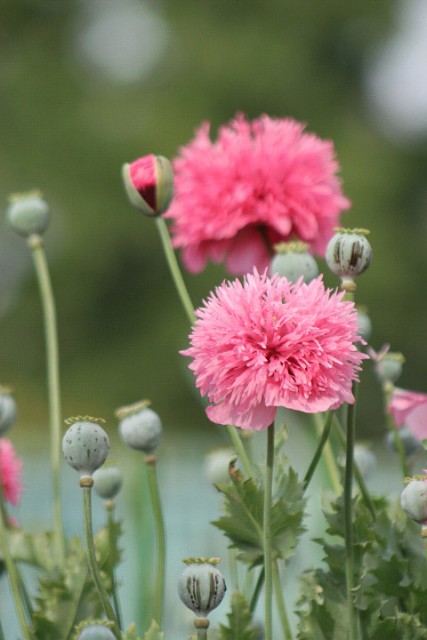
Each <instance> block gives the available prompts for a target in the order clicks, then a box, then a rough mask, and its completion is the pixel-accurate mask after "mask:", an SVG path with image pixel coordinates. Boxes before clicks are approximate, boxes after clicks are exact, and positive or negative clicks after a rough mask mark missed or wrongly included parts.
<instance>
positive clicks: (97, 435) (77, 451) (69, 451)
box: [62, 416, 110, 476]
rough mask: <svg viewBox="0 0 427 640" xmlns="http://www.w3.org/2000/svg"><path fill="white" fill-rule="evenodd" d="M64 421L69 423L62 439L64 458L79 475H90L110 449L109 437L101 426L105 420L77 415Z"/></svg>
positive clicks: (101, 463) (99, 465) (100, 464)
mask: <svg viewBox="0 0 427 640" xmlns="http://www.w3.org/2000/svg"><path fill="white" fill-rule="evenodd" d="M65 422H66V423H67V424H71V426H70V427H69V429H68V430H67V431H66V433H65V435H64V438H63V440H62V451H63V453H64V457H65V460H66V462H67V463H68V464H69V465H70V467H73V469H75V470H76V471H78V472H79V473H80V475H81V476H91V475H92V474H93V472H94V471H96V469H99V467H101V466H102V465H103V464H104V462H105V461H106V459H107V456H108V452H109V450H110V439H109V437H108V435H107V433H106V432H105V431H104V429H103V428H102V427H101V424H104V422H105V420H102V419H101V418H92V417H90V416H77V417H75V418H68V420H66V421H65Z"/></svg>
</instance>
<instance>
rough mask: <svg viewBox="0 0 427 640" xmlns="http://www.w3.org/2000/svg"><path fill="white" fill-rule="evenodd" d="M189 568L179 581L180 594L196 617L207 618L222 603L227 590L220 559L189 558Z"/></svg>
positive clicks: (187, 562) (186, 561)
mask: <svg viewBox="0 0 427 640" xmlns="http://www.w3.org/2000/svg"><path fill="white" fill-rule="evenodd" d="M184 562H185V563H186V564H187V567H186V568H185V569H184V571H183V572H182V574H181V575H180V577H179V579H178V594H179V597H180V598H181V600H182V602H183V603H184V604H185V606H186V607H188V608H189V609H190V610H191V611H193V613H195V614H196V616H199V617H201V618H206V616H208V615H209V613H210V612H211V611H213V609H216V607H217V606H218V605H219V604H220V603H221V601H222V599H223V597H224V594H225V592H226V590H227V587H226V584H225V580H224V578H223V576H222V574H221V572H220V571H219V570H218V569H217V568H216V566H215V565H216V564H218V562H219V558H188V560H184Z"/></svg>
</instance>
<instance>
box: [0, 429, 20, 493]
mask: <svg viewBox="0 0 427 640" xmlns="http://www.w3.org/2000/svg"><path fill="white" fill-rule="evenodd" d="M21 474H22V462H21V460H20V459H19V458H18V457H17V455H16V453H15V450H14V448H13V445H12V443H11V442H10V440H7V439H6V438H1V439H0V482H1V487H2V492H3V498H4V500H6V501H7V502H10V504H13V505H17V504H18V503H19V500H20V498H21V493H22V484H21Z"/></svg>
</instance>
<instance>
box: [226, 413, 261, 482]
mask: <svg viewBox="0 0 427 640" xmlns="http://www.w3.org/2000/svg"><path fill="white" fill-rule="evenodd" d="M226 429H227V433H228V435H229V437H230V440H231V443H232V445H233V447H234V450H235V451H236V453H237V455H238V456H239V458H240V461H241V463H242V465H243V468H244V470H245V473H246V475H247V476H248V477H249V478H254V477H255V476H254V472H253V469H252V465H251V461H250V460H249V456H248V454H247V453H246V449H245V447H244V444H243V442H242V439H241V437H240V435H239V434H238V433H237V428H236V427H232V426H231V425H230V424H229V425H227V426H226Z"/></svg>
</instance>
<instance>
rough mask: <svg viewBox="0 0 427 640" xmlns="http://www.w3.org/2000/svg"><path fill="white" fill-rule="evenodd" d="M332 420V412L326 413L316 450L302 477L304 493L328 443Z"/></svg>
mask: <svg viewBox="0 0 427 640" xmlns="http://www.w3.org/2000/svg"><path fill="white" fill-rule="evenodd" d="M332 418H333V412H332V411H328V414H327V416H326V420H325V424H324V426H323V431H322V433H321V436H320V439H319V444H318V445H317V449H316V451H315V453H314V456H313V459H312V461H311V463H310V466H309V467H308V469H307V473H306V474H305V477H304V482H303V484H304V491H305V490H306V489H307V487H308V485H309V484H310V482H311V479H312V477H313V475H314V472H315V471H316V468H317V465H318V463H319V461H320V458H321V456H322V452H323V450H324V447H325V445H326V443H327V442H328V438H329V434H330V433H331V427H332Z"/></svg>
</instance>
